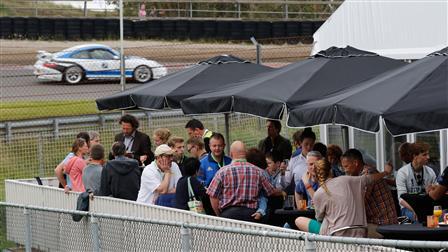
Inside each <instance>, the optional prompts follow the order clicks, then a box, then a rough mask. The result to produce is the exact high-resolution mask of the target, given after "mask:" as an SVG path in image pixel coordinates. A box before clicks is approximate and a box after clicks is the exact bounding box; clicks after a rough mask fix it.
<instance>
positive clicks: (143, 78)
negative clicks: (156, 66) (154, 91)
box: [134, 66, 152, 83]
mask: <svg viewBox="0 0 448 252" xmlns="http://www.w3.org/2000/svg"><path fill="white" fill-rule="evenodd" d="M134 79H135V80H136V81H137V82H140V83H144V82H147V81H150V80H151V79H152V72H151V69H150V68H149V67H148V66H138V67H137V68H135V70H134Z"/></svg>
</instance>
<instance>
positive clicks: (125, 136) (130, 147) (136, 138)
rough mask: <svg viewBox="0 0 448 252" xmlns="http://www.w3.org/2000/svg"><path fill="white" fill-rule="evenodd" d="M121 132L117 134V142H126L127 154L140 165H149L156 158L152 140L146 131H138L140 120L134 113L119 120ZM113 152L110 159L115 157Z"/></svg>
mask: <svg viewBox="0 0 448 252" xmlns="http://www.w3.org/2000/svg"><path fill="white" fill-rule="evenodd" d="M119 123H120V125H121V131H122V132H121V133H120V134H117V135H116V136H115V141H116V142H122V143H124V145H125V147H126V149H125V155H126V156H127V157H129V158H133V159H135V160H137V161H138V162H139V164H140V165H142V164H144V165H148V164H150V163H151V162H152V161H153V160H154V153H152V151H151V140H150V139H149V136H148V135H146V134H145V133H142V132H140V131H138V130H137V129H138V126H139V122H138V120H137V118H135V116H133V115H129V114H126V115H123V116H122V117H121V118H120V121H119ZM113 158H114V157H113V155H112V153H111V154H109V160H111V159H113Z"/></svg>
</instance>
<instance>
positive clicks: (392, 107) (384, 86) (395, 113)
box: [288, 47, 448, 135]
mask: <svg viewBox="0 0 448 252" xmlns="http://www.w3.org/2000/svg"><path fill="white" fill-rule="evenodd" d="M380 118H383V120H384V123H385V125H386V127H387V129H388V130H389V131H390V132H391V133H392V135H400V134H405V133H412V132H422V131H430V130H437V129H444V128H448V47H447V48H445V49H442V50H440V51H438V52H435V53H432V54H430V55H428V56H427V57H425V58H423V59H421V60H418V61H416V62H414V63H412V64H409V65H406V66H403V67H401V68H399V69H396V70H393V71H390V72H387V73H384V74H382V75H380V76H378V77H376V78H374V79H371V80H368V81H366V82H364V83H361V84H359V85H358V86H356V87H353V88H349V89H346V90H343V91H341V92H339V93H337V94H333V95H330V96H328V97H325V98H322V99H320V100H316V101H313V102H309V103H307V104H303V105H302V106H298V107H297V108H295V109H293V110H291V111H290V114H289V118H288V126H292V127H300V126H309V125H317V124H325V123H337V124H345V125H349V126H353V127H356V128H360V129H364V130H368V131H372V132H375V131H378V130H379V127H380V126H379V122H380Z"/></svg>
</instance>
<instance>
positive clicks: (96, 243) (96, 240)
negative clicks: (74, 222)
mask: <svg viewBox="0 0 448 252" xmlns="http://www.w3.org/2000/svg"><path fill="white" fill-rule="evenodd" d="M90 224H91V228H92V241H93V251H95V252H99V251H100V236H99V227H98V220H97V219H96V218H95V217H94V216H91V217H90Z"/></svg>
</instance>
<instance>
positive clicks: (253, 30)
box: [243, 22, 257, 39]
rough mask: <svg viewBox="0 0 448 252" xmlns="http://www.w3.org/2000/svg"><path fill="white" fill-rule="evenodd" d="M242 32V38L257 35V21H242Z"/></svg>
mask: <svg viewBox="0 0 448 252" xmlns="http://www.w3.org/2000/svg"><path fill="white" fill-rule="evenodd" d="M243 24H244V34H243V39H250V38H251V37H255V38H256V37H257V22H244V23H243Z"/></svg>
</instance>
